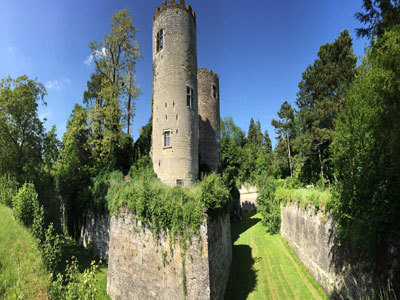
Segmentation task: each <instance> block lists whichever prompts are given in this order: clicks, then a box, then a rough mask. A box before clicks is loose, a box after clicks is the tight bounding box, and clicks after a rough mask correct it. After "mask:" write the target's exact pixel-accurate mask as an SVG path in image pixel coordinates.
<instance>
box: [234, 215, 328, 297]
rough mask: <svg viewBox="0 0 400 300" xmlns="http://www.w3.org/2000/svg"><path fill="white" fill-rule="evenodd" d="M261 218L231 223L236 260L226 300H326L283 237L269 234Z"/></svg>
mask: <svg viewBox="0 0 400 300" xmlns="http://www.w3.org/2000/svg"><path fill="white" fill-rule="evenodd" d="M260 218H261V215H260V214H257V215H254V216H252V217H251V216H250V215H249V214H245V215H244V217H243V221H242V222H240V223H232V227H231V230H232V242H233V260H232V268H231V274H230V278H229V284H228V288H227V295H226V299H229V300H244V299H327V297H326V296H325V294H324V292H323V290H322V288H321V287H320V286H319V284H318V283H317V282H316V281H315V280H314V279H313V278H312V277H311V275H310V274H309V273H308V272H307V270H306V269H305V268H304V266H303V265H302V264H301V263H300V262H299V260H298V259H297V258H296V257H295V255H294V253H293V251H292V250H291V249H290V248H289V246H288V245H287V244H286V242H285V241H284V240H283V238H282V237H281V236H280V235H270V234H267V233H266V230H265V227H264V226H263V225H262V224H261V222H260V221H261V219H260Z"/></svg>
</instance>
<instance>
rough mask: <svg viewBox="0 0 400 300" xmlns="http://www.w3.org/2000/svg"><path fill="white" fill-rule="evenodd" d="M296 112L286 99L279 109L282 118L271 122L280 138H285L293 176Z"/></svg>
mask: <svg viewBox="0 0 400 300" xmlns="http://www.w3.org/2000/svg"><path fill="white" fill-rule="evenodd" d="M294 113H295V111H294V109H293V108H292V106H291V105H290V104H289V103H288V102H287V101H285V102H283V104H282V105H281V108H280V110H279V111H278V116H279V118H280V120H272V122H271V124H272V126H274V127H275V131H276V133H277V134H278V139H279V140H281V139H284V140H285V142H286V147H287V155H288V162H289V170H290V177H293V163H292V155H291V151H290V134H291V132H292V131H293V122H294V116H295V114H294Z"/></svg>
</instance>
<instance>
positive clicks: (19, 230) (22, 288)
mask: <svg viewBox="0 0 400 300" xmlns="http://www.w3.org/2000/svg"><path fill="white" fill-rule="evenodd" d="M61 246H62V259H61V262H60V264H59V266H58V267H57V271H58V272H61V273H64V271H65V267H66V265H67V261H71V257H72V256H75V257H76V258H77V259H78V263H79V270H80V271H81V272H83V270H84V269H85V268H87V267H89V266H90V262H91V261H92V260H93V259H94V257H93V255H92V254H91V253H90V251H88V250H86V249H84V248H83V247H81V246H78V245H77V244H76V242H74V241H73V240H72V239H70V238H66V239H64V240H63V241H62V244H61ZM49 283H50V273H49V272H48V271H47V270H46V268H45V266H44V264H43V261H42V259H41V253H40V251H39V249H38V248H37V245H36V242H35V239H34V238H33V237H32V235H31V234H30V232H29V230H28V229H26V228H25V227H24V226H22V225H21V224H20V223H19V222H17V221H16V220H15V219H14V216H13V213H12V210H11V209H10V208H8V207H6V206H3V205H1V204H0V299H48V292H47V287H48V285H49ZM106 287H107V264H105V263H102V264H100V266H99V269H98V271H97V273H96V289H97V295H96V299H99V300H102V299H110V298H109V297H108V296H107V293H106Z"/></svg>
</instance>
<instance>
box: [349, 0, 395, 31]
mask: <svg viewBox="0 0 400 300" xmlns="http://www.w3.org/2000/svg"><path fill="white" fill-rule="evenodd" d="M362 8H363V9H364V11H365V12H358V13H356V14H355V17H356V18H357V19H358V20H359V21H360V22H361V23H363V24H364V25H366V26H367V27H365V28H357V29H356V31H357V36H358V37H368V38H373V37H378V38H379V37H382V36H383V34H384V33H385V31H387V30H390V28H392V27H393V26H395V25H399V24H400V6H399V1H398V0H363V6H362Z"/></svg>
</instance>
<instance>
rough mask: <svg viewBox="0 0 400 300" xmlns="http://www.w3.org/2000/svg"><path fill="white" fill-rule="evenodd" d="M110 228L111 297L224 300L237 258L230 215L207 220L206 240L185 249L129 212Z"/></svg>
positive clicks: (114, 219) (204, 226) (203, 230)
mask: <svg viewBox="0 0 400 300" xmlns="http://www.w3.org/2000/svg"><path fill="white" fill-rule="evenodd" d="M110 226H111V230H110V250H109V260H108V281H107V293H108V294H109V295H110V296H111V298H112V299H157V300H158V299H161V300H162V299H165V300H170V299H176V300H179V299H182V300H183V299H199V300H202V299H204V300H209V299H224V293H225V289H226V285H227V281H228V276H229V268H230V263H231V259H232V248H231V247H232V245H231V236H230V222H229V214H228V213H226V214H224V215H222V216H219V217H213V218H208V219H205V221H204V223H203V224H202V225H201V227H200V237H201V239H199V238H198V237H196V236H194V237H192V239H191V243H189V245H188V248H187V250H186V251H184V250H182V249H181V247H180V246H179V244H177V243H172V242H171V241H170V239H169V236H168V233H167V232H164V233H161V234H159V235H158V236H157V237H155V236H154V235H153V233H152V232H151V229H150V228H149V226H148V225H146V224H143V223H141V222H140V221H137V220H136V218H135V216H134V215H133V214H131V213H129V212H124V213H122V214H120V215H119V216H113V217H112V218H111V225H110ZM183 269H184V270H183ZM183 278H184V279H183ZM184 282H185V285H186V295H185V293H184V288H183V284H184Z"/></svg>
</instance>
